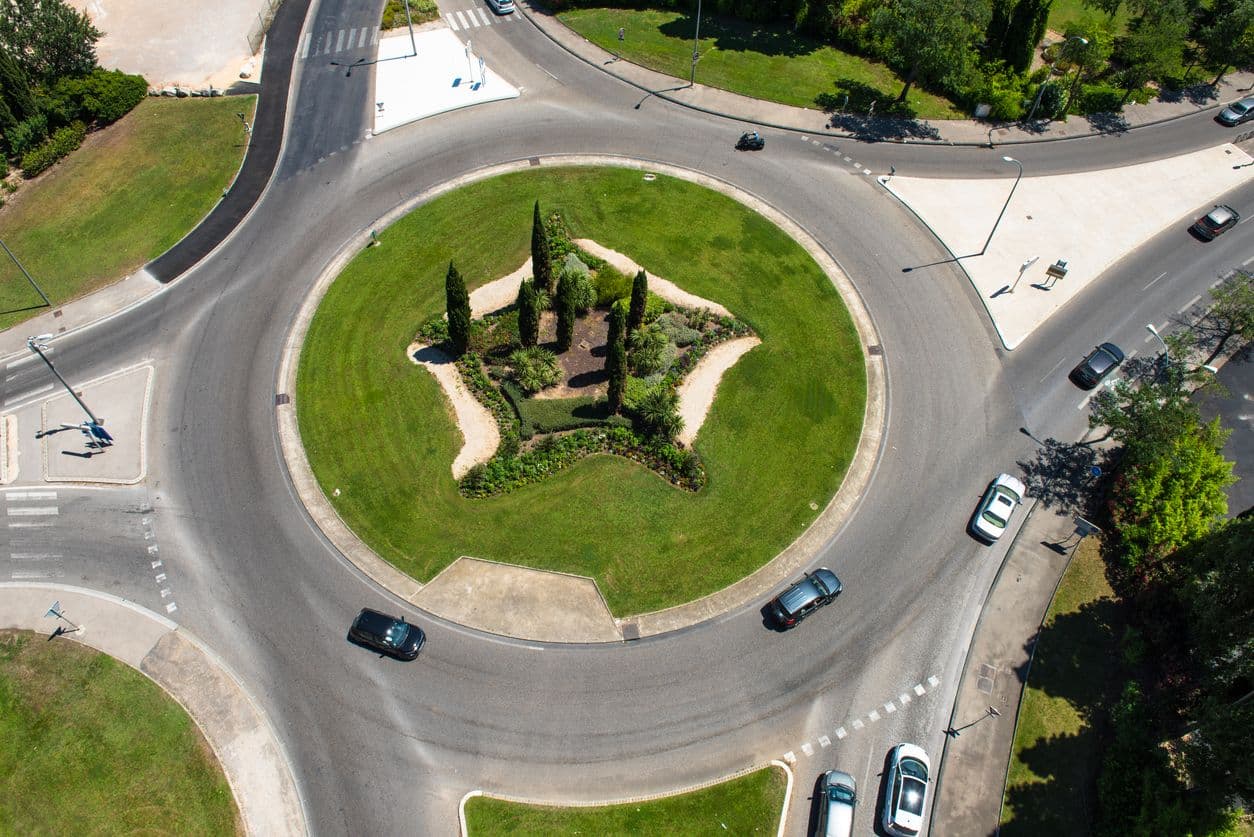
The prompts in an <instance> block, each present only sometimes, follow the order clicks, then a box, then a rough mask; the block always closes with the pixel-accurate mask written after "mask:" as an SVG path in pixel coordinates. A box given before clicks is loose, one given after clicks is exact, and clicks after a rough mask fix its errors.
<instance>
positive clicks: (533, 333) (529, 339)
mask: <svg viewBox="0 0 1254 837" xmlns="http://www.w3.org/2000/svg"><path fill="white" fill-rule="evenodd" d="M517 305H518V341H519V342H520V343H522V344H523V345H524V346H534V345H535V344H536V343H538V342H539V341H540V304H539V300H537V299H536V290H535V286H534V285H533V284H532V283H531V282H530V281H527V280H524V281H523V282H522V284H520V285H519V286H518V301H517Z"/></svg>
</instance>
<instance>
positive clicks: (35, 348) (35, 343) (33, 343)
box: [26, 334, 104, 427]
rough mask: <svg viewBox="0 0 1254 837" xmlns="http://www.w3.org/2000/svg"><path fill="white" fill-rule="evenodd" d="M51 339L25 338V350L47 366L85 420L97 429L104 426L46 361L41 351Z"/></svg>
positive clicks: (48, 335)
mask: <svg viewBox="0 0 1254 837" xmlns="http://www.w3.org/2000/svg"><path fill="white" fill-rule="evenodd" d="M51 339H52V335H51V334H40V335H39V336H37V337H27V338H26V348H28V349H30V350H31V351H32V352H34V353H35V354H37V355H39V358H40V359H41V360H42V361H43V362H44V363H46V364H47V365H48V370H49V371H50V372H52V374H53V375H55V376H56V377H57V380H58V381H60V382H61V386H63V387H65V390H66V392H68V393H69V394H70V397H72V398H73V399H74V400H75V401H77V402H78V406H80V407H82V408H83V412H84V413H86V414H87V418H89V419H91V423H92V424H94V425H96V426H97V427H102V426H104V419H100V418H96V414H95V413H93V412H92V411H91V410H90V409H89V408H88V406H87V405H86V404H85V403H83V399H81V398H79V397H78V393H77V392H75V391H74V387H72V386H70V385H69V384H68V383H66V381H65V378H62V377H61V373H60V372H58V371H57V368H56V367H55V366H53V365H52V361H51V360H49V359H48V356H47V355H46V354H44V352H43V350H44V349H46V348H48V343H47V341H49V340H51Z"/></svg>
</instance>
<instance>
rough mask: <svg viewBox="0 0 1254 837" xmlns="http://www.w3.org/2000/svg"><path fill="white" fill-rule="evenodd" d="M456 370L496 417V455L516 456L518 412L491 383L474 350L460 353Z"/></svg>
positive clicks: (518, 432)
mask: <svg viewBox="0 0 1254 837" xmlns="http://www.w3.org/2000/svg"><path fill="white" fill-rule="evenodd" d="M457 371H458V372H460V373H461V376H462V380H463V381H465V382H466V386H467V387H469V388H470V391H471V392H472V393H474V395H475V397H476V398H478V399H479V402H480V403H481V404H483V405H484V406H485V407H487V408H488V411H489V412H490V413H492V418H494V419H496V427H497V430H498V431H499V432H500V434H501V446H500V447H499V448H497V450H496V455H497V456H504V457H512V456H517V455H518V449H519V447H520V436H519V434H520V428H519V420H518V414H517V413H515V412H514V410H513V408H511V407H510V405H509V404H508V403H507V402H506V401H505V396H503V395H501V392H500V390H498V389H497V388H496V387H494V386H493V385H492V381H491V379H490V378H488V373H487V372H486V371H484V368H483V362H482V361H481V360H480V359H479V356H478V355H477V354H475V353H474V352H467V353H466V354H464V355H462V356H461V357H460V358H458V359H457Z"/></svg>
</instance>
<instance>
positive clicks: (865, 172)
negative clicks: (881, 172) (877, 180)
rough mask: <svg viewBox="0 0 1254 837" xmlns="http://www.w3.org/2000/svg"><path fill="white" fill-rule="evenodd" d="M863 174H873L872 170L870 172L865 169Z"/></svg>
mask: <svg viewBox="0 0 1254 837" xmlns="http://www.w3.org/2000/svg"><path fill="white" fill-rule="evenodd" d="M862 173H863V174H870V173H871V170H870V169H863V170H862Z"/></svg>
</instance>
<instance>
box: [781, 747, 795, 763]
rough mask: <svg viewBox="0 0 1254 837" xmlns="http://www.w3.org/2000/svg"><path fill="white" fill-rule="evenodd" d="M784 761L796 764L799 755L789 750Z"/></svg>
mask: <svg viewBox="0 0 1254 837" xmlns="http://www.w3.org/2000/svg"><path fill="white" fill-rule="evenodd" d="M784 761H786V762H788V763H789V764H796V763H797V754H796V753H794V752H793V751H792V750H789V751H788V752H786V753H784Z"/></svg>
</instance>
